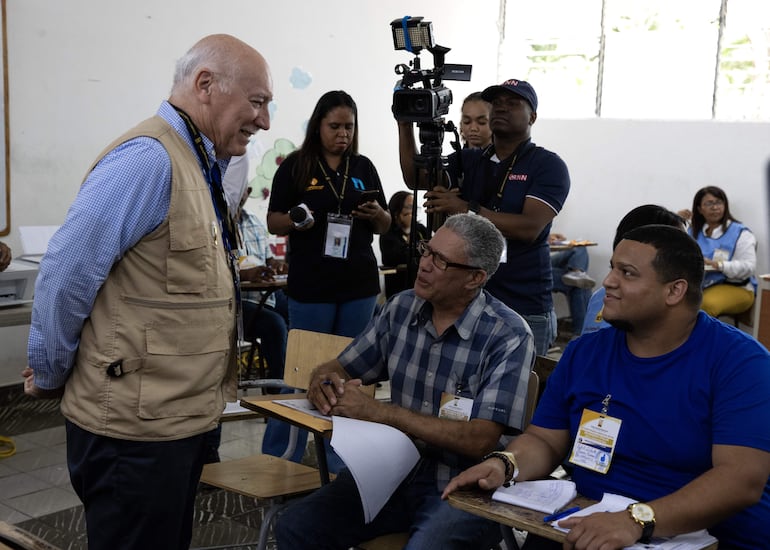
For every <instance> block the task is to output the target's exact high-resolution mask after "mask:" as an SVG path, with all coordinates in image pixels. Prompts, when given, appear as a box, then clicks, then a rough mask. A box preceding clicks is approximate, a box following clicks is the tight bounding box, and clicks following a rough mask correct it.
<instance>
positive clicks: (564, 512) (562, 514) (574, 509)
mask: <svg viewBox="0 0 770 550" xmlns="http://www.w3.org/2000/svg"><path fill="white" fill-rule="evenodd" d="M578 510H580V506H573V507H572V508H567V509H566V510H562V511H561V512H556V513H555V514H551V515H550V516H545V517H544V518H543V521H544V522H545V523H550V522H552V521H557V520H560V519H563V518H566V517H567V516H568V515H570V514H573V513H575V512H577V511H578Z"/></svg>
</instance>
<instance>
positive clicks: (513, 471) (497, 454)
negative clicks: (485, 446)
mask: <svg viewBox="0 0 770 550" xmlns="http://www.w3.org/2000/svg"><path fill="white" fill-rule="evenodd" d="M488 458H499V459H500V460H502V461H503V464H505V483H503V487H508V486H510V484H511V482H512V481H513V480H514V479H516V477H518V475H519V465H518V464H517V463H516V457H515V456H513V453H510V452H508V451H492V452H491V453H489V454H488V455H486V456H485V457H484V458H483V459H482V460H486V459H488Z"/></svg>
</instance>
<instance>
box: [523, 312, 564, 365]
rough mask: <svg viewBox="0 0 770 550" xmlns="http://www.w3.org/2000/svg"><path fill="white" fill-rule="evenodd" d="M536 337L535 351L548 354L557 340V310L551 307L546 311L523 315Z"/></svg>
mask: <svg viewBox="0 0 770 550" xmlns="http://www.w3.org/2000/svg"><path fill="white" fill-rule="evenodd" d="M522 317H523V318H524V320H525V321H526V322H527V324H528V325H529V328H530V329H532V335H533V336H534V337H535V353H537V354H538V355H546V354H547V353H548V349H549V348H550V347H551V344H553V343H554V341H555V340H556V312H555V311H554V310H553V308H551V310H550V311H546V312H545V313H538V314H532V315H522Z"/></svg>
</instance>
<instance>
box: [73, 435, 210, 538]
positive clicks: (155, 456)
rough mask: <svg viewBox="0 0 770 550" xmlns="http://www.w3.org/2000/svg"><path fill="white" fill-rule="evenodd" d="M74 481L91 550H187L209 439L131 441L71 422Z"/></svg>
mask: <svg viewBox="0 0 770 550" xmlns="http://www.w3.org/2000/svg"><path fill="white" fill-rule="evenodd" d="M66 429H67V465H68V467H69V472H70V480H71V481H72V486H73V487H74V489H75V492H76V493H77V495H78V497H80V500H81V501H82V502H83V506H84V509H85V514H86V528H87V531H88V548H89V550H116V549H118V548H121V549H136V550H154V549H158V550H161V549H162V550H170V549H179V550H183V549H184V550H186V549H188V548H189V547H190V541H191V539H192V521H193V509H194V506H195V493H196V491H197V487H198V480H199V479H200V476H201V470H202V468H203V456H204V452H205V444H204V440H205V438H204V434H201V435H196V436H192V437H188V438H185V439H179V440H175V441H128V440H123V439H115V438H111V437H105V436H101V435H95V434H92V433H91V432H88V431H86V430H83V429H82V428H80V427H78V426H76V425H75V424H73V423H72V422H69V421H67V422H66Z"/></svg>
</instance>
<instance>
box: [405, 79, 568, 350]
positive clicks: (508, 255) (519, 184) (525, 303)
mask: <svg viewBox="0 0 770 550" xmlns="http://www.w3.org/2000/svg"><path fill="white" fill-rule="evenodd" d="M481 97H482V98H483V99H484V100H486V101H488V102H490V103H491V104H492V111H491V114H490V119H489V125H490V127H491V129H492V136H493V142H492V145H489V146H488V147H486V148H485V149H471V148H469V149H463V150H462V151H461V152H460V153H459V154H458V153H454V154H452V155H451V156H450V157H449V167H448V172H449V176H450V178H451V182H452V184H451V186H450V187H449V188H447V187H445V186H443V185H436V186H434V187H433V188H432V189H431V190H430V191H428V192H427V193H426V194H425V197H426V202H425V208H426V211H427V213H428V214H453V213H460V212H472V213H475V214H478V215H480V216H484V217H485V218H488V219H489V220H490V221H491V222H492V223H494V224H495V226H496V227H497V228H498V229H499V230H500V231H501V232H502V234H503V236H504V237H505V238H506V249H505V250H504V251H503V256H502V258H501V263H500V267H499V268H498V270H497V272H496V273H495V275H494V276H493V277H492V278H491V279H490V280H489V283H487V287H486V288H487V290H488V291H489V292H490V293H491V294H492V295H493V296H495V297H496V298H498V299H500V300H501V301H503V302H504V303H505V304H506V305H507V306H509V307H511V308H512V309H514V310H515V311H516V312H517V313H519V314H520V315H522V316H523V317H524V319H526V321H527V323H528V324H529V326H530V327H531V328H532V332H533V334H534V336H535V346H536V349H537V353H538V354H540V355H545V354H546V353H547V352H548V348H549V347H550V345H551V344H552V343H553V341H554V339H555V338H556V313H555V311H554V308H553V298H552V296H551V291H552V290H553V280H552V274H551V258H550V251H549V247H548V234H549V232H550V229H551V221H552V220H553V218H554V217H555V216H556V214H558V213H559V211H560V210H561V209H562V207H563V206H564V202H565V201H566V199H567V194H568V193H569V187H570V179H569V172H568V170H567V165H566V164H565V163H564V161H563V160H562V159H561V158H560V157H559V156H558V155H557V154H556V153H553V152H551V151H548V150H546V149H543V148H542V147H538V146H536V145H535V144H534V143H533V142H532V140H531V137H530V132H531V130H532V125H533V124H534V123H535V121H536V120H537V94H536V93H535V90H534V88H533V87H532V86H531V85H530V84H529V83H528V82H525V81H523V80H515V79H511V80H506V81H505V82H503V83H502V84H500V85H499V86H490V87H489V88H487V89H486V90H484V91H483V92H482V94H481ZM399 152H400V158H401V171H402V173H403V175H404V180H405V181H406V182H407V183H408V184H409V185H410V187H414V186H415V184H416V183H417V182H416V181H415V180H416V177H424V174H422V175H418V176H415V171H414V161H415V155H416V145H415V139H414V132H413V131H412V124H411V123H410V122H399Z"/></svg>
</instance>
